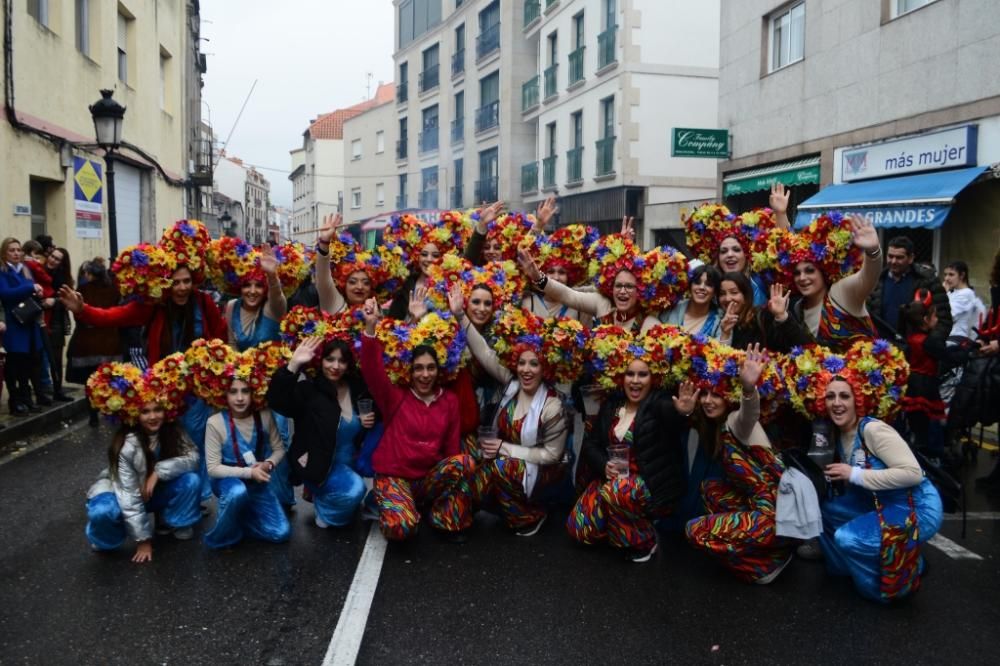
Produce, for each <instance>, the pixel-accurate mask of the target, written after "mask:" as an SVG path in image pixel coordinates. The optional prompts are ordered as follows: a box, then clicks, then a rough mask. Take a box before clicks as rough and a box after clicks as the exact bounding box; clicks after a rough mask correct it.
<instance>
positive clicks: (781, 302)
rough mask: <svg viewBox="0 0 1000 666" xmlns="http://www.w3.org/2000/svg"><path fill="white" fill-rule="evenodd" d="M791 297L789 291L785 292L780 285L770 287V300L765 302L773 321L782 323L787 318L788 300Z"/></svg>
mask: <svg viewBox="0 0 1000 666" xmlns="http://www.w3.org/2000/svg"><path fill="white" fill-rule="evenodd" d="M791 296H792V291H791V289H789V290H785V288H784V287H782V286H781V285H780V284H772V285H771V298H769V299H768V301H767V310H768V312H770V313H771V314H772V315H774V320H775V321H777V322H783V321H785V319H787V318H788V299H789V298H791Z"/></svg>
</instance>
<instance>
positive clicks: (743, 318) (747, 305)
mask: <svg viewBox="0 0 1000 666" xmlns="http://www.w3.org/2000/svg"><path fill="white" fill-rule="evenodd" d="M723 282H732V283H733V284H735V285H736V288H737V289H739V290H740V293H741V294H743V309H742V310H741V311H740V320H739V325H740V326H749V325H750V324H751V323H753V318H754V308H753V285H752V284H750V278H748V277H747V276H746V275H744V274H743V273H736V272H729V273H725V274H723V276H722V279H721V280H719V291H722V283H723ZM720 307H721V304H720Z"/></svg>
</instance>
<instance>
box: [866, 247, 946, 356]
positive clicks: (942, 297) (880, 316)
mask: <svg viewBox="0 0 1000 666" xmlns="http://www.w3.org/2000/svg"><path fill="white" fill-rule="evenodd" d="M914 258H915V255H914V251H913V241H912V240H910V238H909V237H908V236H896V237H894V238H893V239H892V240H890V241H889V247H888V248H887V249H886V253H885V261H886V264H887V266H886V268H885V269H884V270H883V271H882V274H881V275H880V276H879V279H878V283H877V284H876V285H875V289H874V290H873V291H872V293H871V295H870V296H869V297H868V311H869V312H870V313H871V314H872V315H873V316H874V319H875V325H876V327H877V328H878V331H879V335H880V336H881V337H883V338H886V339H892V338H894V337H895V334H896V333H897V332H898V329H899V309H900V307H902V306H903V305H906V304H907V303H909V302H911V301H912V300H913V296H914V294H916V293H917V290H918V289H926V290H928V291H930V292H931V295H932V299H933V305H934V309H935V310H937V317H938V321H937V325H936V326H935V332H939V333H941V336H942V337H947V336H948V333H949V332H950V331H951V325H952V320H951V304H950V303H949V301H948V294H947V292H945V290H944V287H943V286H942V285H941V281H940V280H939V279H938V277H937V275H936V274H935V273H934V271H933V270H932V269H931V268H929V267H927V266H924V265H922V264H918V263H916V262H915V261H914Z"/></svg>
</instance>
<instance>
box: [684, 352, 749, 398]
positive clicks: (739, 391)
mask: <svg viewBox="0 0 1000 666" xmlns="http://www.w3.org/2000/svg"><path fill="white" fill-rule="evenodd" d="M688 353H689V354H690V358H691V367H690V370H689V371H688V379H689V380H690V381H691V382H693V383H694V385H695V386H696V387H697V388H699V389H701V390H702V391H710V392H712V393H718V394H719V395H721V396H722V397H723V398H725V399H726V401H727V402H730V403H735V402H739V400H740V398H741V397H742V395H743V387H742V386H741V385H740V361H741V359H742V355H743V352H739V351H737V350H735V349H733V348H732V347H729V346H726V345H723V344H721V343H719V342H717V341H716V340H715V339H713V338H709V337H706V336H703V335H693V336H691V343H690V345H689V346H688Z"/></svg>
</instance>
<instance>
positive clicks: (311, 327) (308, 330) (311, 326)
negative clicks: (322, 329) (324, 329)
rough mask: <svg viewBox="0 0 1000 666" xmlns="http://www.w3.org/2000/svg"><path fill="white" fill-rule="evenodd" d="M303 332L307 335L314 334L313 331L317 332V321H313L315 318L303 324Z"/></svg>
mask: <svg viewBox="0 0 1000 666" xmlns="http://www.w3.org/2000/svg"><path fill="white" fill-rule="evenodd" d="M302 332H303V333H305V334H306V335H312V334H313V333H315V332H316V322H315V321H313V320H311V319H310V320H309V321H307V322H306V323H305V324H304V325H303V326H302Z"/></svg>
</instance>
